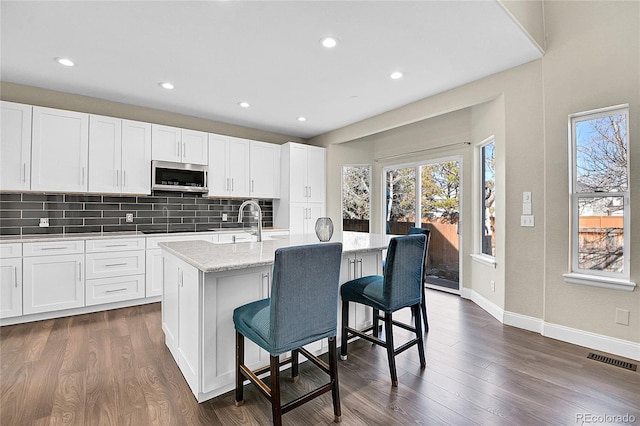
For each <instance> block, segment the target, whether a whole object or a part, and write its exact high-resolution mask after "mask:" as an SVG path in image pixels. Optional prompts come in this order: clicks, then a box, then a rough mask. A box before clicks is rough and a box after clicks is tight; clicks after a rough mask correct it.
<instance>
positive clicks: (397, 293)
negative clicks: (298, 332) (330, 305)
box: [340, 234, 427, 386]
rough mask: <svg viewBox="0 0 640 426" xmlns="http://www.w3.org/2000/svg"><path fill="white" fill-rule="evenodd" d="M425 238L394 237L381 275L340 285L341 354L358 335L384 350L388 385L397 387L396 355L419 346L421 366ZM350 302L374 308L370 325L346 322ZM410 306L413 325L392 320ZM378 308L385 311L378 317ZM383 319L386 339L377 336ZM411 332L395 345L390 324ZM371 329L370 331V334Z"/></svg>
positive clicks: (422, 360) (345, 354) (422, 354)
mask: <svg viewBox="0 0 640 426" xmlns="http://www.w3.org/2000/svg"><path fill="white" fill-rule="evenodd" d="M426 241H427V238H426V236H425V235H424V234H416V235H405V236H401V237H394V238H392V239H391V241H390V242H389V247H388V249H387V259H386V264H385V268H384V275H383V276H380V275H369V276H366V277H362V278H358V279H355V280H351V281H348V282H346V283H344V284H343V285H342V287H341V288H340V295H341V296H342V336H341V339H342V344H341V350H340V356H341V358H342V359H343V360H345V359H347V344H348V339H349V338H351V337H355V336H358V337H360V338H362V339H365V340H368V341H370V342H371V343H375V344H376V345H380V346H383V347H385V348H386V349H387V358H388V360H389V370H390V373H391V385H392V386H398V374H397V372H396V361H395V356H396V355H398V354H399V353H401V352H404V351H405V350H407V349H409V348H410V347H412V346H414V345H417V346H418V355H419V357H420V366H421V367H422V368H424V367H425V366H426V361H425V357H424V343H423V339H422V320H421V319H420V302H421V300H422V291H423V290H422V287H423V285H422V275H423V267H424V251H425V249H426V247H425V246H426ZM349 302H356V303H362V304H364V305H367V306H371V307H372V308H373V325H372V326H371V327H367V328H366V329H364V330H356V329H353V328H351V327H349V326H348V324H349ZM406 307H411V311H412V313H413V317H414V319H415V327H411V326H410V325H408V324H404V323H400V322H397V321H394V320H393V313H394V312H396V311H398V310H400V309H402V308H406ZM380 311H382V312H384V316H381V315H380V314H379V313H380ZM380 319H382V320H383V321H384V330H385V340H381V339H380V338H379V337H378V324H379V320H380ZM394 325H395V326H398V327H402V328H404V329H406V330H409V331H413V332H415V334H416V337H415V339H413V340H411V341H409V342H407V343H405V344H404V345H402V346H400V347H398V348H397V349H396V348H395V347H394V343H393V326H394ZM369 332H371V334H369Z"/></svg>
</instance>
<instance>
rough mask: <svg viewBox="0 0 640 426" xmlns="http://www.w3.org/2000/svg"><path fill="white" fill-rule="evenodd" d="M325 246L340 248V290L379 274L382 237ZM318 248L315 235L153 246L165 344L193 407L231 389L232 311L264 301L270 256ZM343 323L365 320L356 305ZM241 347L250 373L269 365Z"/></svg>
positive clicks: (317, 345) (349, 238)
mask: <svg viewBox="0 0 640 426" xmlns="http://www.w3.org/2000/svg"><path fill="white" fill-rule="evenodd" d="M331 241H341V242H342V243H343V262H342V266H341V271H340V282H341V283H344V282H346V281H348V280H351V279H354V278H358V277H360V276H366V275H372V274H380V273H381V261H382V252H383V250H385V249H386V248H387V246H388V242H389V236H387V235H380V234H368V233H360V232H342V233H336V234H335V235H334V236H333V238H332V240H331ZM317 242H318V240H317V238H316V236H315V235H280V236H274V237H270V238H268V239H265V240H264V241H262V242H244V243H235V244H216V243H211V242H208V241H201V240H195V241H174V242H164V243H160V244H159V246H160V247H161V248H162V262H163V274H162V281H163V283H162V285H163V293H162V329H163V331H164V333H165V342H166V345H167V347H168V348H169V350H170V352H171V354H172V355H173V357H174V359H175V361H176V363H177V365H178V367H179V368H180V370H181V371H182V374H183V376H184V378H185V379H186V381H187V383H188V384H189V387H190V388H191V390H192V392H193V394H194V395H195V397H196V399H197V400H198V402H203V401H206V400H208V399H210V398H213V397H215V396H217V395H221V394H223V393H225V392H227V391H229V390H231V389H233V388H234V386H235V329H234V327H233V320H232V315H233V310H234V309H235V308H236V307H238V306H241V305H244V304H246V303H249V302H253V301H255V300H260V299H264V298H266V297H269V292H270V289H271V276H272V265H273V259H274V254H275V251H276V250H277V249H278V248H280V247H287V246H295V245H303V244H314V243H317ZM338 312H339V311H338ZM349 321H350V322H351V326H352V327H356V328H364V327H365V326H367V325H370V324H371V312H370V311H368V310H365V309H364V307H363V306H362V305H356V306H354V307H353V312H352V313H351V315H350V316H349ZM339 323H340V318H338V324H339ZM338 332H339V330H338ZM246 344H247V347H246V348H245V362H246V364H247V365H248V366H249V367H250V368H252V369H253V368H257V367H261V366H264V365H267V364H268V362H269V354H268V353H266V352H265V351H264V350H262V349H260V348H259V347H258V346H256V345H253V344H252V343H251V344H250V342H247V343H246ZM307 348H308V349H309V350H311V351H312V352H314V353H317V354H319V353H322V352H326V350H327V347H326V342H324V341H321V342H314V343H312V344H310V345H308V346H307Z"/></svg>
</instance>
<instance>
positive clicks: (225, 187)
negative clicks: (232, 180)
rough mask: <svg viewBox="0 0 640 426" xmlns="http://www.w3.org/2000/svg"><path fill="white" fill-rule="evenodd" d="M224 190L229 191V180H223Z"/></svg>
mask: <svg viewBox="0 0 640 426" xmlns="http://www.w3.org/2000/svg"><path fill="white" fill-rule="evenodd" d="M224 190H225V191H228V190H229V178H227V179H225V183H224Z"/></svg>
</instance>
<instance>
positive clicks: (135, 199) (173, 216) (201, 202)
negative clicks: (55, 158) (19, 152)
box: [0, 192, 273, 235]
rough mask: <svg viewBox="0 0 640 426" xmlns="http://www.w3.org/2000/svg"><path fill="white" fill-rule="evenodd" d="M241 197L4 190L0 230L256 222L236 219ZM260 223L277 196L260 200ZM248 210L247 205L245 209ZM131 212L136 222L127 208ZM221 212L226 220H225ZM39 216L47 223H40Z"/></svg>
mask: <svg viewBox="0 0 640 426" xmlns="http://www.w3.org/2000/svg"><path fill="white" fill-rule="evenodd" d="M243 201H244V200H243V199H237V198H229V199H225V198H206V197H202V196H199V195H193V194H181V193H175V192H154V193H153V195H151V196H113V195H82V194H37V193H5V192H3V193H0V235H34V234H67V233H78V232H120V231H185V232H191V231H207V230H219V229H230V228H243V226H246V227H249V226H251V224H253V225H255V223H256V220H255V219H254V218H253V215H250V214H245V216H244V220H243V224H239V223H237V222H238V209H239V207H240V204H242V202H243ZM259 204H260V208H261V209H262V219H263V221H262V225H263V226H264V227H270V226H273V201H272V200H259ZM248 212H249V207H246V211H245V213H248ZM127 213H132V214H133V223H127V222H126V214H127ZM223 214H226V215H227V220H226V221H223V220H222V218H223ZM40 218H48V219H49V227H46V228H45V227H40V226H39V223H40Z"/></svg>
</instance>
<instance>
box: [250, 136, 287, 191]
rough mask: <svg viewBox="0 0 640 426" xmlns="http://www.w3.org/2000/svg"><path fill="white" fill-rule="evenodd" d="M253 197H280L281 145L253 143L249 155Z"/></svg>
mask: <svg viewBox="0 0 640 426" xmlns="http://www.w3.org/2000/svg"><path fill="white" fill-rule="evenodd" d="M249 162H250V164H249V172H250V177H251V181H250V185H249V189H250V192H251V196H252V197H256V198H279V197H280V145H276V144H272V143H266V142H257V141H251V147H250V155H249Z"/></svg>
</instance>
